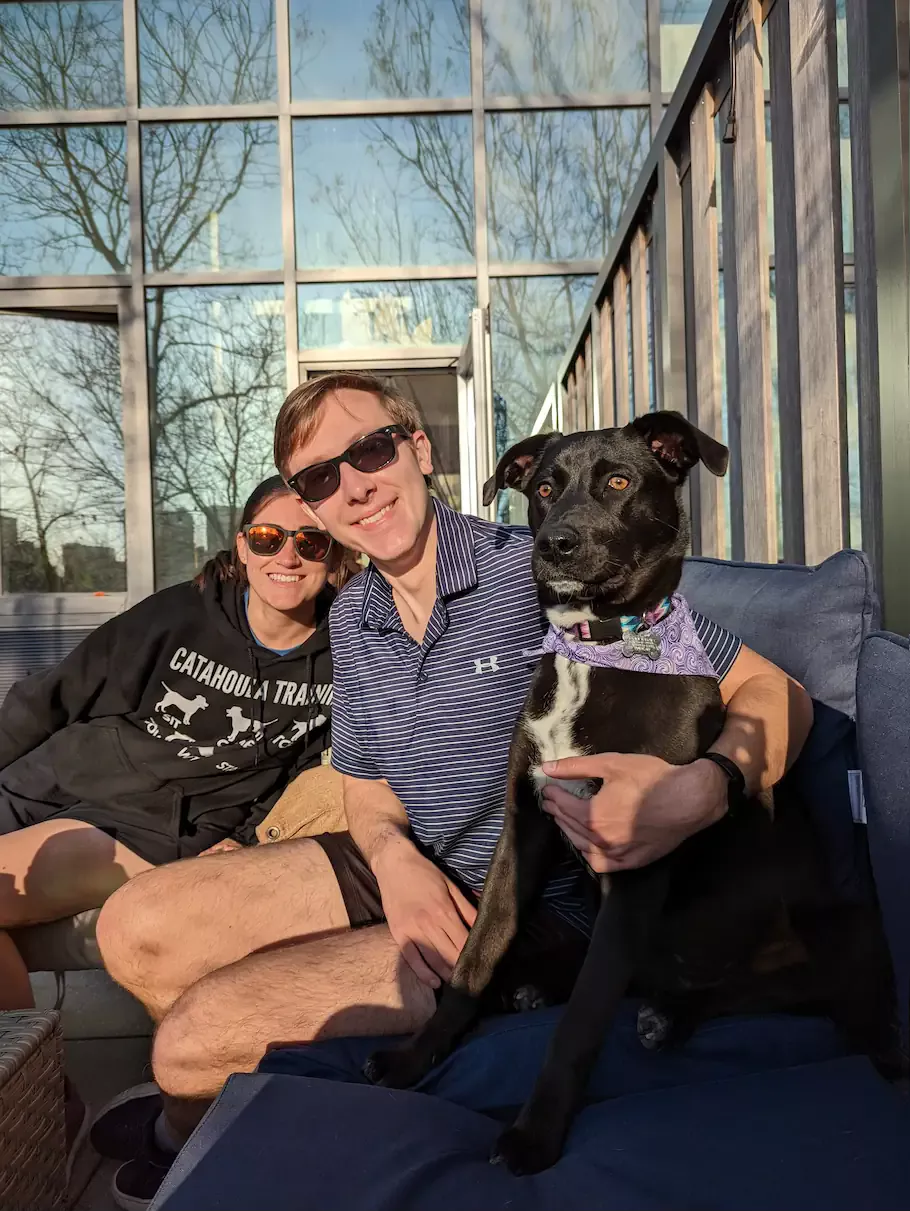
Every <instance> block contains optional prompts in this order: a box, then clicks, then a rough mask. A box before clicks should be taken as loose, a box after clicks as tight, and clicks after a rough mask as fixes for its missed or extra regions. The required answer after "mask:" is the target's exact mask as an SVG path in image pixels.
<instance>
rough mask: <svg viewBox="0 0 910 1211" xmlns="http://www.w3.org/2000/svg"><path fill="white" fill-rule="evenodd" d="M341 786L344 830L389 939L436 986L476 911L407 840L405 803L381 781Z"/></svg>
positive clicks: (347, 780) (347, 781)
mask: <svg viewBox="0 0 910 1211" xmlns="http://www.w3.org/2000/svg"><path fill="white" fill-rule="evenodd" d="M342 787H343V792H344V810H345V814H346V815H347V820H348V831H349V832H350V834H351V836H352V837H353V839H354V841H355V843H356V845H357V847H358V849H359V850H360V852H361V853H362V854H363V856H364V857H365V858H366V860H367V862H368V863H369V864H370V869H371V870H372V871H373V874H374V875H375V876H376V882H377V883H378V884H379V893H380V895H381V897H382V907H383V911H384V912H385V916H386V921H387V922H388V926H389V930H390V931H391V934H392V937H393V938H394V939H395V941H396V942H397V943H398V946H399V948H400V950H401V953H402V957H403V958H404V959H405V961H406V962H407V963H408V965H409V966H410V967H411V969H412V970H413V971H414V974H415V975H416V976H417V977H418V979H420V980H422V981H423V982H424V983H425V984H428V985H429V986H430V987H431V988H438V987H439V985H440V984H441V982H442V981H443V980H447V979H448V978H449V977H450V976H451V974H452V968H453V967H454V966H455V963H456V961H457V959H458V956H459V954H460V953H461V948H462V947H463V946H464V944H465V942H466V941H467V938H468V928H469V927H470V926H471V925H472V924H473V922H474V917H475V916H476V910H475V909H474V907H473V905H472V904H471V903H470V902H469V901H468V900H467V899H465V897H464V895H463V894H462V893H461V891H460V890H459V889H458V888H457V887H456V886H455V884H454V883H453V882H452V881H451V879H448V878H446V876H445V875H444V874H443V873H442V871H441V870H440V869H439V867H438V866H435V865H434V864H433V863H432V862H431V861H430V860H429V859H428V858H425V857H424V856H423V854H422V853H421V852H420V851H419V850H418V848H417V846H416V845H415V844H414V842H413V841H412V840H411V838H410V836H409V835H408V817H407V813H406V812H405V809H404V804H403V803H402V802H401V800H400V799H399V798H398V796H397V795H396V794H395V792H394V791H393V790H392V788H391V787H390V786H389V784H388V782H386V781H385V779H369V780H367V779H364V778H353V777H351V776H350V775H349V774H345V775H343V777H342Z"/></svg>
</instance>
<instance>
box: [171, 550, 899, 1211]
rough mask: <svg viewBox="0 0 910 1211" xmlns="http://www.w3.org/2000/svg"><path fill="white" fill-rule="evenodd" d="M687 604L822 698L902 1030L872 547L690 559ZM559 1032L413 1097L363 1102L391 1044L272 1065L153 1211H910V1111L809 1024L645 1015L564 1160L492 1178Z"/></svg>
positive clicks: (895, 786) (240, 1090) (812, 751)
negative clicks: (805, 556)
mask: <svg viewBox="0 0 910 1211" xmlns="http://www.w3.org/2000/svg"><path fill="white" fill-rule="evenodd" d="M683 588H684V591H685V592H686V594H687V596H688V597H689V600H690V601H691V602H692V603H693V604H694V605H695V606H697V608H698V609H700V610H702V611H703V612H704V613H706V614H707V615H708V616H709V617H711V618H714V619H716V620H717V621H718V622H719V623H722V624H724V625H725V626H727V627H729V628H730V629H732V630H734V631H736V632H737V633H738V634H740V635H742V636H743V638H744V639H745V641H746V642H747V643H748V644H750V645H751V646H752V647H754V648H755V649H756V650H757V651H759V652H761V653H762V654H763V655H765V656H767V657H768V658H769V659H771V660H774V661H775V662H776V663H778V664H779V665H781V666H782V667H783V668H785V669H787V671H788V672H790V673H791V674H792V675H793V676H795V677H797V678H799V680H800V681H802V683H803V684H804V685H805V686H806V687H807V688H808V689H809V691H810V693H811V694H812V696H813V698H814V699H815V703H816V708H815V711H816V714H815V725H814V727H813V731H812V734H811V736H810V740H809V742H808V744H807V746H806V749H805V750H804V752H803V755H802V756H801V758H800V760H799V762H798V763H797V765H796V766H795V767H794V769H793V770H792V771H791V774H790V775H789V776H790V777H792V778H793V779H794V780H795V781H796V782H797V783H798V784H799V787H800V790H801V791H802V793H804V794H805V795H806V797H807V799H808V801H809V804H810V807H811V810H812V812H813V815H814V818H815V820H816V823H817V826H818V831H819V835H820V837H821V839H822V841H823V844H824V846H825V849H826V853H827V856H828V860H829V864H830V869H831V873H832V877H833V879H834V881H835V883H836V885H837V887H838V889H839V892H840V894H842V895H843V896H844V897H847V898H850V897H862V896H870V895H875V894H877V896H878V900H879V903H880V905H881V909H882V912H883V914H884V919H885V925H886V929H887V933H888V938H889V943H890V946H891V949H892V956H893V962H894V967H895V974H896V979H897V986H898V993H899V998H900V1010H901V1015H902V1017H901V1020H902V1023H903V1026H904V1030H905V1032H906V1030H907V1028H908V1025H910V1005H908V998H910V711H908V706H910V644H908V642H907V640H906V639H902V638H900V637H898V636H895V635H890V634H887V633H883V632H879V631H877V630H876V628H877V627H878V626H879V617H878V606H877V602H876V599H875V595H874V592H873V589H872V584H871V578H870V572H869V567H868V564H867V562H866V560H865V558H864V557H863V556H862V555H860V554H858V553H856V552H842V553H841V554H839V555H836V556H834V557H833V558H831V559H829V560H827V561H826V562H825V563H823V564H821V565H819V567H818V568H814V569H812V568H802V567H788V566H783V565H778V566H774V567H767V566H763V565H755V564H730V563H723V562H718V561H713V560H702V559H692V560H689V561H688V562H687V566H686V571H685V577H684V583H683ZM854 721H855V722H854ZM856 770H861V771H862V775H861V777H860V776H859V775H857V774H856V773H854V774H852V775H851V774H850V771H856ZM851 789H852V795H851ZM864 820H867V821H868V824H867V825H866V824H864V823H863V821H864ZM867 838H868V839H867ZM870 858H871V863H870ZM873 877H874V883H873ZM558 1013H559V1011H558V1010H543V1011H540V1012H536V1013H530V1014H524V1015H521V1016H517V1017H511V1018H499V1019H493V1020H491V1021H488V1022H486V1023H484V1024H483V1025H482V1026H481V1028H480V1029H479V1030H478V1031H477V1032H476V1033H475V1034H474V1035H473V1036H471V1037H470V1038H469V1039H468V1040H467V1041H466V1043H465V1044H464V1045H463V1046H462V1047H461V1048H460V1049H459V1050H458V1051H457V1052H456V1053H455V1055H453V1056H452V1057H450V1058H449V1059H448V1060H447V1061H446V1062H445V1063H444V1064H443V1065H442V1066H441V1067H440V1068H439V1069H437V1070H436V1071H435V1072H434V1073H432V1074H431V1076H430V1077H429V1078H428V1079H427V1081H426V1082H425V1083H424V1084H423V1085H422V1086H421V1087H420V1089H419V1090H418V1091H413V1092H403V1093H399V1092H391V1091H387V1090H383V1089H377V1088H373V1087H372V1086H369V1085H367V1084H365V1083H364V1081H363V1078H362V1077H361V1075H360V1067H361V1064H362V1063H363V1060H364V1059H365V1057H366V1055H367V1054H368V1053H369V1051H370V1050H371V1048H372V1047H373V1046H374V1045H375V1040H363V1039H361V1040H339V1041H335V1042H328V1043H322V1044H315V1045H312V1046H309V1047H291V1048H283V1049H281V1050H276V1051H274V1052H271V1053H270V1054H269V1055H267V1056H266V1058H265V1060H264V1061H263V1063H262V1064H261V1065H260V1069H259V1071H258V1072H257V1073H256V1074H254V1075H249V1076H247V1075H242V1076H235V1077H232V1078H231V1080H230V1081H229V1082H228V1084H227V1086H226V1088H225V1090H224V1091H223V1093H222V1094H221V1096H220V1098H219V1099H218V1101H217V1102H216V1104H215V1105H214V1106H213V1107H212V1109H211V1111H210V1112H209V1114H208V1115H207V1116H206V1118H205V1119H204V1121H203V1122H202V1123H201V1124H200V1126H199V1128H198V1130H197V1131H196V1133H195V1134H194V1136H193V1137H192V1139H191V1140H190V1142H189V1143H188V1144H187V1146H186V1147H185V1148H184V1150H183V1152H182V1153H181V1154H180V1157H179V1158H178V1160H177V1162H176V1164H175V1165H174V1167H173V1169H172V1171H171V1173H170V1175H169V1177H168V1179H167V1181H166V1182H165V1185H164V1186H163V1188H162V1190H161V1191H160V1193H159V1196H158V1198H157V1199H156V1201H155V1203H154V1204H153V1208H154V1211H254V1209H259V1208H269V1211H449V1209H451V1211H500V1209H502V1211H506V1209H507V1208H508V1209H509V1211H513V1209H514V1211H600V1209H601V1208H603V1209H604V1211H606V1209H607V1208H609V1209H610V1211H645V1209H647V1211H652V1209H654V1211H658V1209H660V1211H684V1209H685V1211H689V1209H694V1208H698V1209H700V1211H713V1209H715V1208H716V1209H718V1211H753V1209H754V1211H910V1095H908V1093H907V1091H906V1089H904V1090H901V1089H897V1088H894V1087H892V1086H890V1085H888V1084H886V1083H885V1082H884V1081H883V1080H882V1079H881V1078H880V1077H879V1076H878V1075H877V1073H876V1072H875V1071H874V1069H873V1068H872V1067H871V1065H870V1064H869V1062H868V1061H867V1060H866V1059H865V1058H864V1057H861V1056H849V1055H845V1054H844V1053H843V1051H842V1049H841V1046H840V1044H839V1042H838V1039H837V1038H836V1037H835V1034H834V1031H833V1029H832V1028H831V1026H830V1024H829V1023H827V1022H825V1021H822V1020H819V1019H813V1018H797V1017H787V1016H775V1017H771V1016H768V1017H762V1018H729V1019H724V1020H720V1021H716V1022H713V1023H709V1024H707V1025H706V1026H705V1027H703V1028H702V1029H701V1030H700V1031H699V1032H698V1033H697V1034H696V1036H695V1037H694V1038H693V1039H692V1040H691V1041H690V1042H689V1043H688V1044H687V1045H686V1046H685V1047H684V1048H682V1049H681V1050H679V1051H675V1052H665V1053H657V1054H652V1053H649V1052H646V1051H644V1049H642V1048H641V1046H640V1045H639V1044H638V1042H637V1039H636V1037H635V1031H634V1006H631V1005H630V1006H628V1007H627V1008H626V1011H625V1012H624V1013H623V1015H622V1016H621V1018H620V1020H619V1021H618V1022H617V1024H616V1026H615V1028H614V1030H613V1031H612V1033H611V1036H610V1038H609V1039H608V1040H607V1043H606V1045H605V1047H604V1050H603V1053H602V1055H601V1058H600V1062H599V1064H598V1067H597V1070H596V1072H595V1073H594V1076H593V1078H592V1081H591V1084H590V1088H589V1103H588V1105H587V1106H586V1107H585V1109H584V1110H583V1111H582V1113H581V1114H580V1115H579V1117H578V1119H577V1121H576V1124H575V1126H574V1129H573V1131H572V1134H571V1136H570V1139H569V1142H568V1146H567V1148H566V1152H565V1154H564V1156H563V1157H562V1159H561V1160H560V1162H559V1163H558V1164H557V1165H556V1166H555V1167H554V1168H553V1169H551V1170H549V1171H547V1172H545V1173H542V1174H540V1175H538V1176H536V1177H528V1178H521V1179H516V1178H514V1177H512V1176H511V1175H510V1174H509V1173H507V1172H505V1171H504V1170H503V1169H502V1168H499V1167H496V1168H494V1167H492V1166H490V1165H489V1164H488V1162H487V1159H486V1157H487V1153H488V1150H489V1147H490V1145H491V1143H492V1141H493V1140H494V1138H495V1136H496V1134H497V1133H498V1131H499V1130H500V1123H501V1121H502V1120H503V1119H506V1118H508V1117H509V1115H510V1114H511V1113H513V1112H514V1108H515V1107H516V1106H517V1105H518V1104H520V1103H521V1101H522V1100H523V1099H524V1097H525V1095H526V1093H527V1092H528V1090H529V1088H530V1086H531V1083H532V1082H533V1079H534V1076H535V1074H536V1072H537V1070H538V1068H539V1065H540V1061H541V1059H542V1056H543V1052H544V1049H545V1047H546V1043H547V1040H548V1038H549V1035H550V1033H551V1032H552V1028H553V1023H554V1021H555V1020H556V1019H557V1017H558ZM905 1042H906V1033H905Z"/></svg>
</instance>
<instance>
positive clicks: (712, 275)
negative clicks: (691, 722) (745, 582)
mask: <svg viewBox="0 0 910 1211" xmlns="http://www.w3.org/2000/svg"><path fill="white" fill-rule="evenodd" d="M689 158H690V168H689V176H690V179H691V190H692V195H691V196H692V203H691V204H692V217H691V224H692V226H691V244H690V256H691V267H692V279H693V281H692V285H693V306H692V327H693V345H694V354H695V421H696V424H697V425H698V427H699V429H701V430H702V431H703V432H705V433H709V434H710V435H711V436H712V437H714V438H716V439H717V440H718V441H723V418H722V399H721V382H720V315H719V298H718V277H719V266H718V250H717V239H718V232H717V205H716V188H715V185H716V171H717V168H716V148H715V142H714V98H713V97H712V95H711V92H710V90H709V89H707V88H705V89H704V90H703V91H702V94H701V97H700V98H699V100H698V102H697V103H696V105H695V108H694V109H693V111H692V114H691V115H690V118H689ZM697 480H698V497H699V521H700V542H701V548H700V549H701V554H703V555H712V556H715V557H721V558H722V557H723V556H725V555H726V550H727V540H726V530H725V525H724V485H723V480H721V479H718V478H717V477H716V476H714V475H711V474H710V473H709V472H708V471H706V469H705V468H704V467H703V466H699V467H698V475H697Z"/></svg>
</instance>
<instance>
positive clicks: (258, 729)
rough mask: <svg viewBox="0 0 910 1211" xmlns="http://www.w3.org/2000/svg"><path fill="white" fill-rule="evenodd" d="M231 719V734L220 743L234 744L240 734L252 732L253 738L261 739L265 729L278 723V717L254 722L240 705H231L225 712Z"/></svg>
mask: <svg viewBox="0 0 910 1211" xmlns="http://www.w3.org/2000/svg"><path fill="white" fill-rule="evenodd" d="M224 713H225V714H226V715H227V717H228V719H230V721H231V734H230V736H227V737H225V739H224V740H219V741H218V743H219V744H233V743H234V742H235V740H237V739H239V737H240V736H243V735H245V734H246V733H247V732H251V739H252V740H254V741H255V740H261V739H262V737H263V734H264V732H265V729H266V728H267V727H271V726H272V724H273V723H277V722H278V720H277V719H270V720H269V721H268V723H262V724H260V723H258V722H254V721H253V720H252V719H250V718H248V716H246V715H244V713H243V711H242V710H241V709H240V707H239V706H230V707H228V709H227V710H226V711H225V712H224Z"/></svg>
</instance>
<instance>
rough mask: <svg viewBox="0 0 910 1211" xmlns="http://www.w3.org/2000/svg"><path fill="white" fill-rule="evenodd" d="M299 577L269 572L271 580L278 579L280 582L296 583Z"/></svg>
mask: <svg viewBox="0 0 910 1211" xmlns="http://www.w3.org/2000/svg"><path fill="white" fill-rule="evenodd" d="M299 579H300V577H299V576H283V575H282V574H281V572H269V580H276V581H277V582H278V583H279V584H296V583H297V581H298V580H299Z"/></svg>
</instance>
